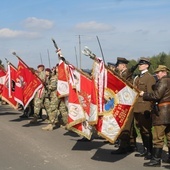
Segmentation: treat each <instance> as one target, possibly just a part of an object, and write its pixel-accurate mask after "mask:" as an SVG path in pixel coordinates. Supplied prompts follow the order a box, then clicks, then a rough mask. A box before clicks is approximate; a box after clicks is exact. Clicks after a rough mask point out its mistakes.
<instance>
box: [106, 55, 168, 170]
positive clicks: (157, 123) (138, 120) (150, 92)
mask: <svg viewBox="0 0 170 170" xmlns="http://www.w3.org/2000/svg"><path fill="white" fill-rule="evenodd" d="M128 63H129V61H128V60H127V59H126V58H120V57H118V58H117V63H116V64H112V63H108V64H109V65H110V67H111V68H110V69H113V70H114V71H115V70H116V71H117V72H118V74H119V75H120V77H122V78H124V79H125V80H126V81H128V82H130V83H131V84H132V85H133V86H134V88H137V89H138V90H139V92H140V95H139V97H138V98H137V101H136V102H135V104H134V107H133V110H132V112H131V114H130V117H129V118H128V121H127V123H126V125H125V127H124V129H123V131H122V132H121V134H120V136H119V137H118V139H119V147H118V149H117V150H114V151H112V152H111V154H114V155H116V154H126V153H128V152H133V151H135V150H136V137H137V133H136V130H137V131H138V132H139V133H140V136H141V139H142V144H143V150H142V152H140V153H137V154H135V157H144V160H150V161H149V162H145V163H144V166H147V167H156V166H158V167H159V166H161V160H162V158H161V156H162V150H163V146H164V144H165V137H166V141H167V144H166V145H167V147H168V158H167V159H163V160H162V161H163V162H165V163H170V76H169V75H168V73H169V72H170V69H169V68H167V67H166V66H165V65H159V66H158V68H157V69H156V70H155V71H154V73H155V75H156V76H153V75H151V74H150V73H149V71H148V70H149V67H150V65H151V63H150V60H149V59H148V58H144V57H141V58H140V60H139V62H138V63H137V64H136V65H135V66H133V67H131V68H128V67H127V64H128ZM113 67H114V68H113ZM137 68H138V70H139V71H140V75H137V76H136V77H133V72H134V71H135V69H137Z"/></svg>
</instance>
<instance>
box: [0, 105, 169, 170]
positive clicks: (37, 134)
mask: <svg viewBox="0 0 170 170" xmlns="http://www.w3.org/2000/svg"><path fill="white" fill-rule="evenodd" d="M21 114H22V112H19V111H16V110H14V109H12V108H11V107H10V106H9V105H0V170H34V169H35V170H60V169H61V170H88V169H89V170H105V169H107V170H113V169H115V170H136V169H138V170H143V169H144V170H145V169H146V170H147V169H148V170H149V169H150V170H151V169H153V168H149V167H147V168H146V167H143V163H144V162H146V161H144V160H143V158H136V157H134V154H135V153H131V154H126V155H111V154H110V152H111V151H112V150H114V149H116V148H114V146H113V145H110V144H106V143H104V140H103V139H94V140H92V141H91V142H79V141H77V140H78V139H81V137H80V136H78V135H77V134H75V133H74V132H69V131H67V130H65V129H63V128H57V129H55V130H53V131H43V130H42V129H41V128H42V127H43V126H45V125H46V122H42V121H40V122H39V123H38V125H36V126H30V125H29V124H28V119H20V118H19V116H20V115H21ZM140 145H141V143H140V142H139V143H138V146H140ZM164 154H165V153H164ZM154 169H170V164H162V167H160V168H154Z"/></svg>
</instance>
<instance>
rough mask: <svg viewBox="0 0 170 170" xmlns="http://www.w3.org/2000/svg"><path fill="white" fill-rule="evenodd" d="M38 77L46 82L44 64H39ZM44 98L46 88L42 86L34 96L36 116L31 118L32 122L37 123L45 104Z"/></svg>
mask: <svg viewBox="0 0 170 170" xmlns="http://www.w3.org/2000/svg"><path fill="white" fill-rule="evenodd" d="M36 74H37V75H38V77H39V78H40V79H41V80H42V82H43V83H45V80H46V75H45V67H44V65H38V66H37V73H36ZM43 100H44V89H43V88H41V89H39V90H38V91H37V93H36V94H35V97H34V118H33V119H32V120H30V122H29V123H30V124H34V123H37V120H38V117H39V114H40V111H41V109H42V106H43Z"/></svg>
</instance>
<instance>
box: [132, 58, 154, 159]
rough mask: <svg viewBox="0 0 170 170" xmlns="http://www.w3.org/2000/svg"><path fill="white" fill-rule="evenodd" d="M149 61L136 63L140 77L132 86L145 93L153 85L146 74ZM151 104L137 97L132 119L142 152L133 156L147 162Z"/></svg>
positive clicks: (150, 132) (141, 59)
mask: <svg viewBox="0 0 170 170" xmlns="http://www.w3.org/2000/svg"><path fill="white" fill-rule="evenodd" d="M150 64H151V63H150V60H149V59H148V58H144V57H141V58H140V60H139V63H138V69H139V71H140V75H139V76H137V77H135V78H134V86H136V88H138V89H139V90H140V91H144V92H147V93H150V92H152V86H153V85H154V84H155V78H154V77H153V75H151V74H150V73H149V72H148V69H149V66H150ZM151 108H152V103H151V102H150V101H144V100H143V98H142V97H141V96H139V97H138V99H137V101H136V103H135V105H134V110H133V111H134V118H135V125H136V127H137V129H138V130H139V132H140V135H141V138H142V143H143V151H142V152H141V153H137V154H135V156H136V157H144V159H145V160H148V159H150V158H151V157H152V119H151V116H150V110H151Z"/></svg>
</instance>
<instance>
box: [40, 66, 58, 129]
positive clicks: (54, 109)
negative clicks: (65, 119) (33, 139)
mask: <svg viewBox="0 0 170 170" xmlns="http://www.w3.org/2000/svg"><path fill="white" fill-rule="evenodd" d="M57 69H58V68H57V67H56V70H57ZM57 81H58V75H57V74H56V72H55V73H54V74H53V75H52V76H51V78H50V79H49V81H48V84H46V94H45V101H44V107H45V109H46V111H47V114H48V119H49V124H48V125H47V126H45V127H43V128H42V129H43V130H48V131H50V130H53V129H54V128H55V126H56V123H57V122H58V116H59V114H60V112H59V104H60V102H61V101H60V99H59V98H58V97H57Z"/></svg>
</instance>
